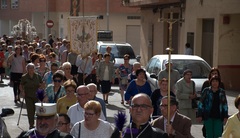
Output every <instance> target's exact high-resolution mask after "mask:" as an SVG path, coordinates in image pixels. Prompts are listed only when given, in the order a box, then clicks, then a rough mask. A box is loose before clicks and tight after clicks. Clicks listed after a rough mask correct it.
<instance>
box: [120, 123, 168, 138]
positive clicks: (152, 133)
mask: <svg viewBox="0 0 240 138" xmlns="http://www.w3.org/2000/svg"><path fill="white" fill-rule="evenodd" d="M131 125H132V126H131ZM146 127H147V128H146ZM145 128H146V129H145ZM141 132H142V133H141ZM131 133H132V136H133V138H136V137H137V136H138V135H139V134H140V135H139V137H138V138H167V137H168V135H167V134H166V133H164V132H163V131H162V130H160V129H157V128H154V127H152V126H151V124H150V123H149V122H148V123H146V124H144V125H141V127H140V129H137V128H136V125H135V124H134V123H132V124H129V125H128V126H127V127H126V128H125V129H124V131H123V138H131Z"/></svg>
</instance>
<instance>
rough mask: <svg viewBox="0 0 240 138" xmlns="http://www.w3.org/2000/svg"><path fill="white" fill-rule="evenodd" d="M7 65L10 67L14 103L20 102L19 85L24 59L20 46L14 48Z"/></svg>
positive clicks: (24, 64)
mask: <svg viewBox="0 0 240 138" xmlns="http://www.w3.org/2000/svg"><path fill="white" fill-rule="evenodd" d="M7 62H8V64H10V66H11V81H12V82H13V92H14V102H15V103H17V101H20V99H19V93H20V91H19V85H20V80H21V78H22V75H23V73H25V71H26V70H25V67H26V63H25V59H24V57H23V56H22V49H21V47H20V46H16V47H15V53H13V54H11V55H10V57H9V58H8V61H7Z"/></svg>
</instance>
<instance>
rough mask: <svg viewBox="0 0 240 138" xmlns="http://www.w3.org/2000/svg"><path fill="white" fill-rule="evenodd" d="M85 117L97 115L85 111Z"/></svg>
mask: <svg viewBox="0 0 240 138" xmlns="http://www.w3.org/2000/svg"><path fill="white" fill-rule="evenodd" d="M83 114H84V116H88V117H93V116H94V115H95V113H88V112H85V111H83Z"/></svg>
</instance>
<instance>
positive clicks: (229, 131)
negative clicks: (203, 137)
mask: <svg viewBox="0 0 240 138" xmlns="http://www.w3.org/2000/svg"><path fill="white" fill-rule="evenodd" d="M234 105H235V107H236V108H237V109H238V112H237V113H235V114H234V115H232V116H230V117H229V118H228V120H227V123H226V125H225V126H224V131H223V134H222V137H223V138H230V137H231V135H232V137H233V138H237V137H239V136H240V131H239V130H240V123H239V121H240V95H238V96H237V97H236V99H235V101H234Z"/></svg>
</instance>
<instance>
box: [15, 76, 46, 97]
mask: <svg viewBox="0 0 240 138" xmlns="http://www.w3.org/2000/svg"><path fill="white" fill-rule="evenodd" d="M41 83H42V79H41V76H40V75H38V74H37V73H34V75H33V77H32V78H31V77H30V75H29V74H28V73H26V74H24V75H23V76H22V78H21V82H20V84H21V85H22V86H23V89H24V92H25V96H26V97H36V91H37V89H38V88H39V86H40V84H41Z"/></svg>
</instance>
